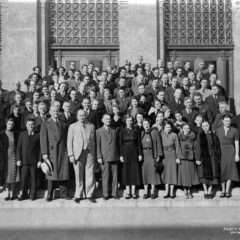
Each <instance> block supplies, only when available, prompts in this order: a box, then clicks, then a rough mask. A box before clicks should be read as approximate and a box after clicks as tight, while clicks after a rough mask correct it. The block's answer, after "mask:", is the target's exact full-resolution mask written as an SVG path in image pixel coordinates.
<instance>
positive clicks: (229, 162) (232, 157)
mask: <svg viewBox="0 0 240 240" xmlns="http://www.w3.org/2000/svg"><path fill="white" fill-rule="evenodd" d="M230 125H231V116H230V115H229V114H226V115H224V116H223V126H221V127H220V128H218V129H217V132H216V134H217V136H218V138H219V142H220V149H221V183H222V192H221V195H220V197H221V198H224V197H227V198H230V197H231V194H230V187H231V183H232V181H236V182H237V181H239V175H238V171H237V164H236V162H239V133H238V130H237V129H236V128H233V127H231V126H230Z"/></svg>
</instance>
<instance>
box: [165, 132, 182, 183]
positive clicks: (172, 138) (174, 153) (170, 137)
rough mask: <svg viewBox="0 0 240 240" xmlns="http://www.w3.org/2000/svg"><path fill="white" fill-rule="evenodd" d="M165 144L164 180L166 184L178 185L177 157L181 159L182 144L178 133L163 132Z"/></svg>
mask: <svg viewBox="0 0 240 240" xmlns="http://www.w3.org/2000/svg"><path fill="white" fill-rule="evenodd" d="M161 136H162V145H163V152H164V156H163V157H164V158H163V165H164V170H163V173H162V180H163V182H164V183H165V184H173V185H177V163H176V159H177V158H179V159H180V145H179V140H178V136H177V134H176V133H173V132H171V133H169V134H166V133H164V132H162V133H161Z"/></svg>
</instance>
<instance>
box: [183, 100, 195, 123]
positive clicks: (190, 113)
mask: <svg viewBox="0 0 240 240" xmlns="http://www.w3.org/2000/svg"><path fill="white" fill-rule="evenodd" d="M184 105H185V109H184V110H182V116H183V120H184V121H185V122H187V123H188V124H189V125H190V126H193V124H194V121H195V118H196V116H197V115H198V111H197V110H196V109H192V99H191V98H190V97H186V98H185V99H184Z"/></svg>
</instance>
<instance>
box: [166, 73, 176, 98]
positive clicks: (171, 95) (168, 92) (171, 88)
mask: <svg viewBox="0 0 240 240" xmlns="http://www.w3.org/2000/svg"><path fill="white" fill-rule="evenodd" d="M177 86H178V81H177V78H173V79H172V82H171V86H169V87H168V88H167V89H166V90H165V100H166V102H170V101H172V100H174V98H175V97H174V93H175V90H176V89H177Z"/></svg>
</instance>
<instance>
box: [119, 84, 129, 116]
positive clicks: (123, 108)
mask: <svg viewBox="0 0 240 240" xmlns="http://www.w3.org/2000/svg"><path fill="white" fill-rule="evenodd" d="M117 100H118V104H119V108H120V112H121V113H122V114H126V113H127V110H128V108H129V107H130V104H131V98H129V97H127V96H126V93H125V91H124V88H119V89H118V96H117Z"/></svg>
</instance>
